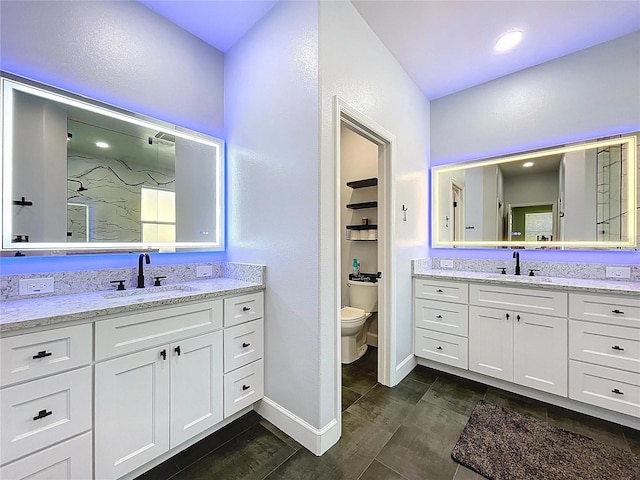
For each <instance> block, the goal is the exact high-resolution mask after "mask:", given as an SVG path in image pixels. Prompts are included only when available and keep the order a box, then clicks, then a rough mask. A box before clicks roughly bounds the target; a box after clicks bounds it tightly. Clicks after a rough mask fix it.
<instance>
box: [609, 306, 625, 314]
mask: <svg viewBox="0 0 640 480" xmlns="http://www.w3.org/2000/svg"><path fill="white" fill-rule="evenodd" d="M611 313H621V314H623V315H624V312H623V311H622V310H618V309H617V308H616V309H615V310H611Z"/></svg>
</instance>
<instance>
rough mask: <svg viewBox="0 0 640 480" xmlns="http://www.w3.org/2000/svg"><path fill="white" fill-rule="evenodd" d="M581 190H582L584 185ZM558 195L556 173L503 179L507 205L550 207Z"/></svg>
mask: <svg viewBox="0 0 640 480" xmlns="http://www.w3.org/2000/svg"><path fill="white" fill-rule="evenodd" d="M583 163H584V159H583ZM582 188H583V190H584V184H583V185H582ZM565 192H566V191H565ZM558 195H559V192H558V173H557V172H544V173H538V174H533V175H516V176H513V177H505V178H504V201H505V203H506V204H507V205H512V206H515V205H519V206H522V205H530V204H541V203H546V204H549V205H551V204H553V203H554V202H556V201H557V200H558ZM566 195H567V196H568V194H566ZM583 196H584V195H583ZM594 208H595V207H594Z"/></svg>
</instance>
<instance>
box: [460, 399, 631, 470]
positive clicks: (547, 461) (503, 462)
mask: <svg viewBox="0 0 640 480" xmlns="http://www.w3.org/2000/svg"><path fill="white" fill-rule="evenodd" d="M451 458H453V459H454V460H455V461H456V462H458V463H460V464H462V465H464V466H465V467H467V468H470V469H471V470H474V471H475V472H477V473H479V474H480V475H483V476H485V477H487V478H490V479H492V480H534V479H535V480H606V479H611V480H614V479H615V480H638V479H640V457H637V456H635V455H633V454H632V453H630V452H625V451H623V450H620V449H619V448H617V447H614V446H612V445H606V444H603V443H600V442H596V441H595V440H593V439H591V438H589V437H585V436H584V435H579V434H577V433H573V432H569V431H567V430H564V429H562V428H558V427H555V426H553V425H549V424H548V423H545V422H543V421H540V420H538V419H536V418H533V417H529V416H526V415H521V414H519V413H517V412H514V411H512V410H509V409H506V408H503V407H501V406H499V405H494V404H492V403H487V402H485V401H483V400H480V401H479V402H478V404H477V405H476V407H475V408H474V410H473V413H472V414H471V417H469V421H468V422H467V425H466V426H465V427H464V430H463V431H462V434H461V435H460V438H459V439H458V442H457V443H456V445H455V446H454V447H453V451H452V452H451Z"/></svg>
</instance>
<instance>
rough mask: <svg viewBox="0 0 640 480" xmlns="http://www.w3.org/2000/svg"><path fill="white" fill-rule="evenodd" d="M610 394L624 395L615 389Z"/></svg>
mask: <svg viewBox="0 0 640 480" xmlns="http://www.w3.org/2000/svg"><path fill="white" fill-rule="evenodd" d="M611 393H617V394H618V395H624V392H621V391H620V390H618V389H617V388H614V389H613V390H611Z"/></svg>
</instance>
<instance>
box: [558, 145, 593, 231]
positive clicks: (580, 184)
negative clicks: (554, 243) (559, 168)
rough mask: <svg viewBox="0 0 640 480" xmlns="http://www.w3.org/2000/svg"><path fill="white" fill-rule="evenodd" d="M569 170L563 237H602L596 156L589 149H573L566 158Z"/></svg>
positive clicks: (563, 218)
mask: <svg viewBox="0 0 640 480" xmlns="http://www.w3.org/2000/svg"><path fill="white" fill-rule="evenodd" d="M562 162H563V164H564V172H565V184H564V206H563V211H564V216H563V217H562V218H561V219H560V221H561V222H562V232H563V240H565V241H575V240H592V241H595V240H598V236H597V230H598V228H597V226H596V210H597V205H596V195H597V190H598V187H597V186H596V174H597V171H598V169H597V168H596V158H595V156H591V157H589V156H587V155H586V151H584V150H583V151H578V152H569V153H566V154H565V155H564V158H563V160H562Z"/></svg>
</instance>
